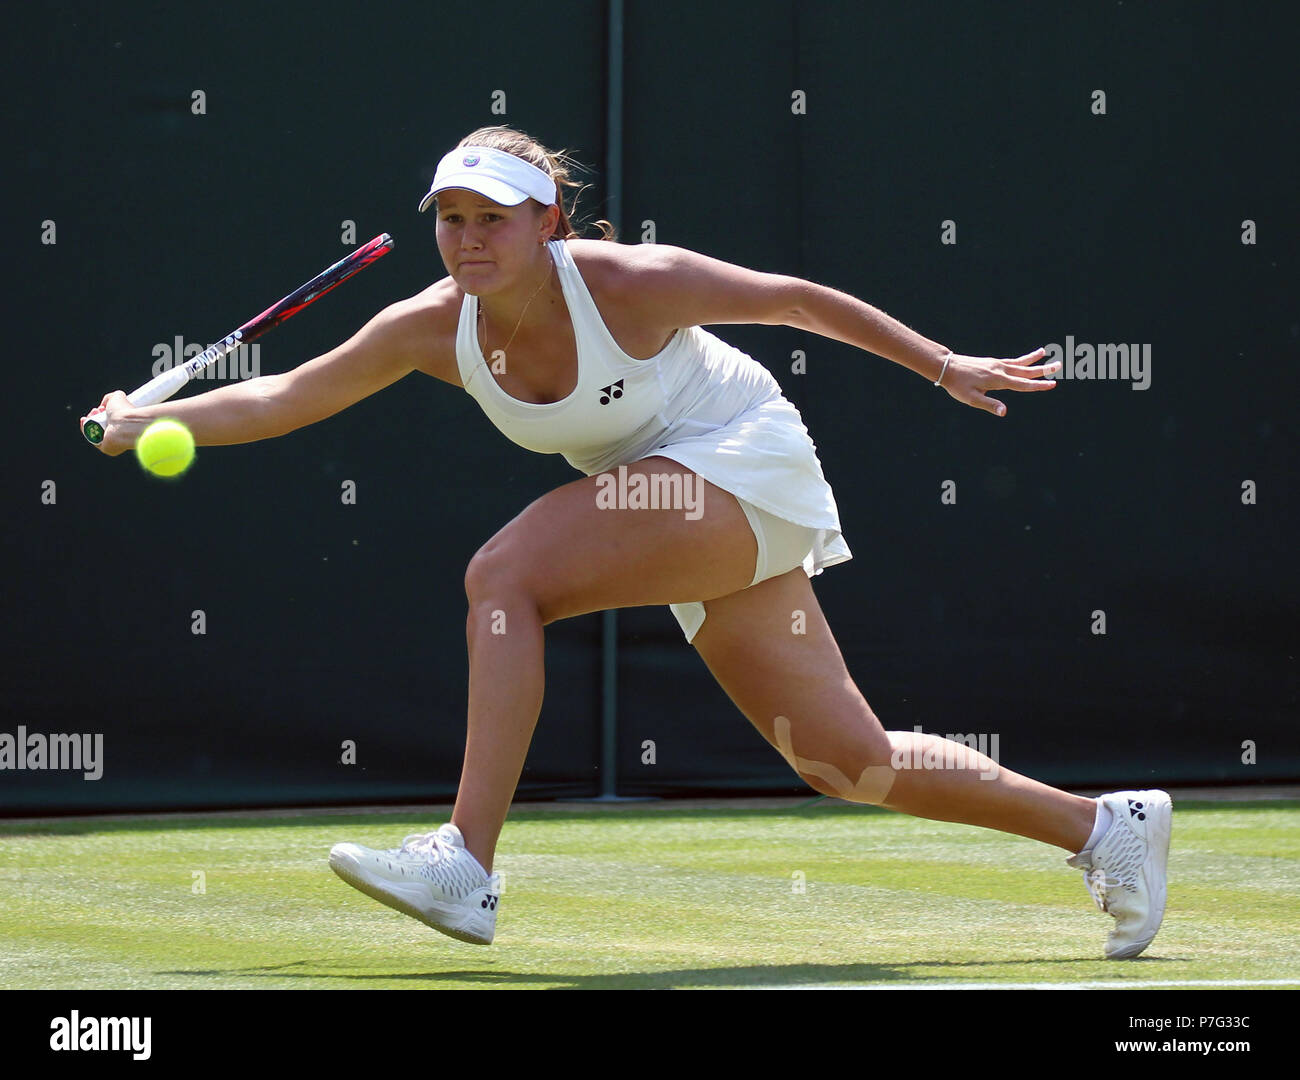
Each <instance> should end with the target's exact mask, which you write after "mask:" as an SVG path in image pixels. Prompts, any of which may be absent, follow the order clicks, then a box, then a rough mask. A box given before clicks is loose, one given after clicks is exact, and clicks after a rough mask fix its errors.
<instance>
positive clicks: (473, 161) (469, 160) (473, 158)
mask: <svg viewBox="0 0 1300 1080" xmlns="http://www.w3.org/2000/svg"><path fill="white" fill-rule="evenodd" d="M481 160H482V159H481V158H480V157H479V156H478V154H466V155H465V160H464V164H466V165H471V166H473V165H477V164H478V163H479V162H480V161H481Z"/></svg>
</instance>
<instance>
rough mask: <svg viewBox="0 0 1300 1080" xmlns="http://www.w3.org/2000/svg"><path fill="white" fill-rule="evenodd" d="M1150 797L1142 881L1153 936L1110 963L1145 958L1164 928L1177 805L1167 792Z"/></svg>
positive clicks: (1109, 955)
mask: <svg viewBox="0 0 1300 1080" xmlns="http://www.w3.org/2000/svg"><path fill="white" fill-rule="evenodd" d="M1143 794H1144V795H1145V796H1146V803H1147V806H1146V809H1147V818H1148V820H1147V822H1146V826H1147V857H1146V859H1145V860H1144V861H1143V863H1142V879H1143V881H1144V882H1145V883H1146V888H1147V896H1148V897H1150V900H1151V909H1150V914H1148V915H1147V925H1148V926H1150V925H1151V924H1152V923H1154V924H1155V925H1154V927H1153V928H1152V930H1151V933H1150V934H1148V935H1146V937H1145V939H1140V940H1139V941H1137V942H1134V943H1133V944H1131V945H1125V946H1124V947H1123V948H1122V949H1120V950H1119V951H1118V952H1114V953H1109V952H1108V953H1107V954H1106V959H1108V960H1131V959H1133V958H1134V957H1135V956H1139V955H1141V953H1142V952H1143V951H1145V949H1146V948H1147V946H1148V945H1150V944H1151V942H1152V941H1154V940H1155V936H1156V934H1158V933H1159V932H1160V925H1161V923H1163V922H1164V918H1165V902H1166V900H1167V899H1168V881H1167V879H1168V865H1169V840H1170V837H1171V836H1172V834H1173V812H1174V803H1173V800H1172V799H1171V798H1170V797H1169V793H1168V792H1167V791H1160V790H1158V789H1157V790H1153V791H1148V792H1144V793H1143Z"/></svg>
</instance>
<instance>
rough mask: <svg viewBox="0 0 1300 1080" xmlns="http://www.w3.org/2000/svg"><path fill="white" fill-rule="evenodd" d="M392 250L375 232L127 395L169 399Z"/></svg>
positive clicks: (142, 400)
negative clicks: (235, 327) (251, 316)
mask: <svg viewBox="0 0 1300 1080" xmlns="http://www.w3.org/2000/svg"><path fill="white" fill-rule="evenodd" d="M392 250H393V238H392V237H391V236H389V235H388V233H383V234H381V235H380V236H376V237H375V238H374V239H373V240H371V241H370V243H368V244H366V245H365V246H364V247H359V248H357V250H356V251H354V252H352V253H351V254H349V255H346V256H344V257H343V258H342V259H340V260H339V261H338V262H336V263H335V264H334V265H333V266H331V267H330V268H329V269H328V270H323V271H321V273H319V274H317V275H316V276H315V277H314V278H312V279H311V280H310V281H309V282H307V284H306V285H303V286H301V287H299V288H297V289H295V290H294V291H293V292H291V293H290V294H289V295H288V296H286V297H285V298H284V299H283V300H281V301H280V302H279V303H276V304H272V305H271V306H270V307H269V308H267V309H266V310H265V311H264V312H262V314H260V315H259V316H257V318H255V319H250V320H249V321H248V322H246V323H244V325H243V326H241V327H240V328H239V329H238V330H235V331H234V332H232V333H230V334H227V335H226V336H225V337H224V338H223V339H222V340H221V341H218V342H217V343H216V344H215V345H209V346H208V347H207V348H206V349H204V350H203V352H201V353H199V355H198V356H195V357H191V358H190V359H189V360H186V361H185V363H183V364H180V365H178V366H176V367H174V368H170V369H168V370H167V371H164V372H163V373H162V374H161V375H158V376H157V377H155V378H153V379H150V380H149V381H148V382H147V383H145V384H144V385H143V386H141V387H139V388H137V389H135V390H132V391H131V393H129V394H127V395H126V399H127V401H129V402H130V403H131V404H132V405H156V404H157V403H158V402H160V401H166V400H167V399H168V398H169V397H171V396H172V395H173V394H175V393H176V391H177V390H179V389H180V388H181V387H182V386H184V385H185V384H186V383H187V382H189V381H190V380H191V379H192V378H194V377H195V376H196V375H198V374H199V372H201V371H203V370H205V369H206V368H209V367H211V366H212V365H213V364H215V363H216V362H217V361H218V360H220V359H221V358H222V357H223V356H227V355H229V354H230V353H232V352H234V351H235V350H236V349H237V348H239V347H240V346H241V345H247V344H249V343H250V342H252V341H256V340H257V339H258V338H260V337H261V336H262V335H263V334H265V333H266V332H267V331H268V330H271V329H274V328H275V327H277V326H279V325H280V324H281V323H282V322H284V321H285V320H286V319H292V318H293V317H294V316H295V315H297V314H298V312H300V311H301V310H302V309H303V308H305V307H306V306H307V305H308V304H311V303H314V302H315V301H317V300H319V299H320V298H321V297H322V296H324V295H325V294H326V293H327V292H329V291H330V289H332V288H334V287H335V286H336V285H342V284H343V282H345V281H347V279H348V278H350V277H352V275H353V274H357V273H360V272H361V271H362V270H364V269H365V268H366V267H367V266H369V265H370V264H371V263H373V262H374V261H375V260H376V259H378V258H380V257H381V256H383V255H387V254H388V253H389V252H390V251H392ZM103 418H104V410H103V409H92V410H91V412H90V415H89V416H87V417H86V423H85V424H84V425H83V426H82V429H81V433H82V434H83V435H85V437H86V440H87V441H88V442H92V443H96V444H98V443H100V442H102V441H103V439H104V425H103V423H102V422H101V421H102V420H103Z"/></svg>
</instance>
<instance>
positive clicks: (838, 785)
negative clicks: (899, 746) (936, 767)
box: [775, 716, 895, 804]
mask: <svg viewBox="0 0 1300 1080" xmlns="http://www.w3.org/2000/svg"><path fill="white" fill-rule="evenodd" d="M775 727H776V730H775V735H776V745H777V747H778V749H779V750H780V751H781V755H782V756H783V757H784V758H785V759H786V761H787V763H788V764H789V765H790V767H791V768H792V769H794V771H795V772H796V773H797V774H798V776H799V779H800V780H802V781H803V782H804V783H805V784H807V785H808V786H809V787H810V788H812V789H813V790H814V791H815V792H817V793H818V794H819V795H827V796H831V797H833V798H838V799H846V800H848V801H849V802H856V803H873V804H876V803H881V802H883V801H884V799H885V797H886V796H887V795H888V794H889V790H890V788H892V787H893V786H894V777H895V771H894V768H893V765H892V761H891V748H890V743H889V739H888V737H887V736H886V735H885V733H884V732H883V731H880V732H863V733H862V737H853V736H850V737H847V738H844V739H843V740H842V741H840V740H838V739H837V740H836V745H835V746H834V747H833V748H832V747H829V746H826V745H825V741H823V745H822V746H821V747H818V746H816V745H804V744H803V743H802V742H801V740H800V739H799V737H798V735H797V734H795V733H794V732H793V731H792V725H791V724H790V722H789V721H788V720H787V719H786V718H785V717H784V716H778V717H777V719H776V725H775Z"/></svg>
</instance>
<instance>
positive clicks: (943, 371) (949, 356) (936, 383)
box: [934, 349, 952, 386]
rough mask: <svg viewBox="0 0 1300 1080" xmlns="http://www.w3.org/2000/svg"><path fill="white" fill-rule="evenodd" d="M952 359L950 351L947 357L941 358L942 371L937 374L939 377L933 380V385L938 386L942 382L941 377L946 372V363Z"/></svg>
mask: <svg viewBox="0 0 1300 1080" xmlns="http://www.w3.org/2000/svg"><path fill="white" fill-rule="evenodd" d="M951 359H952V350H951V349H949V350H948V353H947V355H946V356H945V357H944V358H943V370H942V371H940V372H939V377H938V378H937V379H935V380H934V385H935V386H938V385H939V384H940V383H941V382H943V377H944V375H945V374H947V371H948V361H949V360H951Z"/></svg>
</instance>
